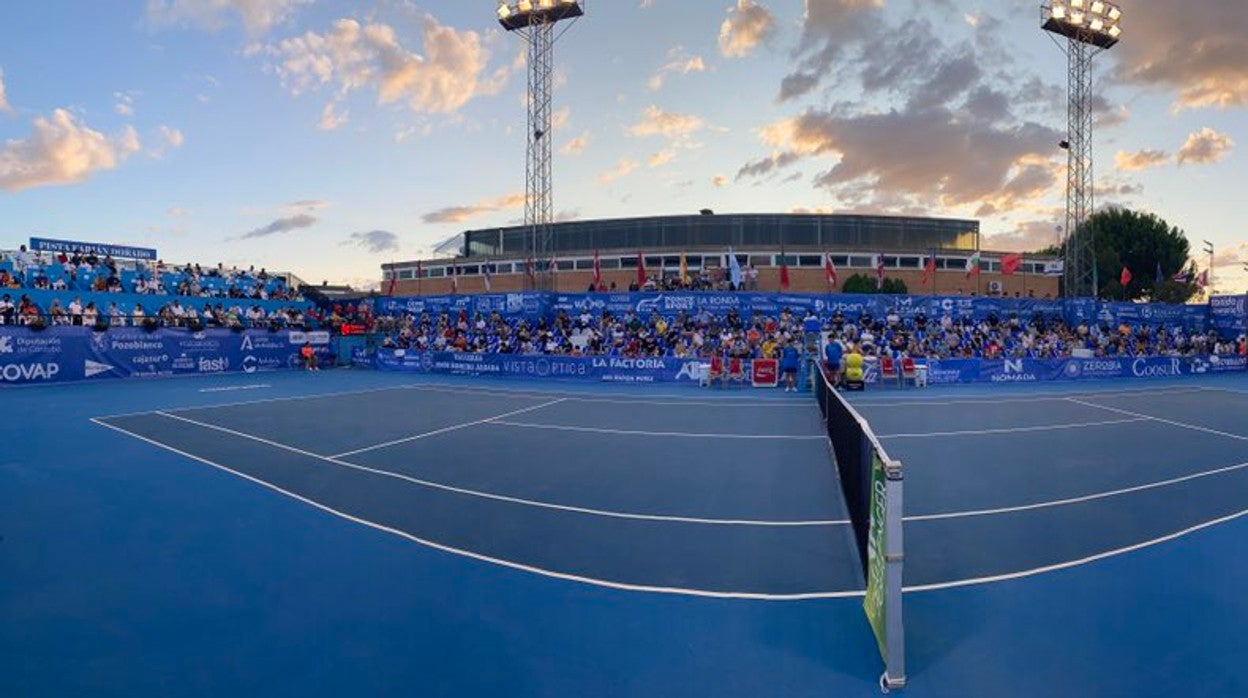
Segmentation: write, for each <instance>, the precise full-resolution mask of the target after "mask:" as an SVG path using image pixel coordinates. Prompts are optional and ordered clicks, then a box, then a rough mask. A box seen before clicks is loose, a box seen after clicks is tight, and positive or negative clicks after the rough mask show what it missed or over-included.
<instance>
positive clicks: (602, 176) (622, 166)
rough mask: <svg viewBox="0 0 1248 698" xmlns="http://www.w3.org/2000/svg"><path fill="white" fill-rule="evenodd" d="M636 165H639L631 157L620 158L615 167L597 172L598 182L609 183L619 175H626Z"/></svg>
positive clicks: (634, 168) (619, 176) (636, 166)
mask: <svg viewBox="0 0 1248 698" xmlns="http://www.w3.org/2000/svg"><path fill="white" fill-rule="evenodd" d="M638 167H640V165H638V164H637V161H636V160H633V159H631V158H620V161H619V162H617V163H616V164H615V167H613V168H611V169H609V170H607V171H605V172H600V173H599V174H598V183H599V184H602V185H607V184H610V183H612V182H614V181H615V180H617V179H619V178H621V177H627V176H628V174H629V173H631V172H632V171H633V170H636V169H637V168H638Z"/></svg>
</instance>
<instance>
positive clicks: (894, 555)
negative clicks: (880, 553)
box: [881, 460, 906, 690]
mask: <svg viewBox="0 0 1248 698" xmlns="http://www.w3.org/2000/svg"><path fill="white" fill-rule="evenodd" d="M884 474H885V478H886V479H885V489H886V492H887V496H888V509H887V510H886V511H887V513H886V514H885V524H884V525H885V530H886V531H887V534H886V535H885V537H884V540H885V550H884V560H885V566H886V570H887V572H886V575H885V581H884V592H885V596H884V604H885V607H886V608H887V609H888V610H887V612H886V613H885V618H886V622H887V624H888V641H887V643H886V648H885V651H886V655H887V656H885V658H884V676H883V677H881V683H882V685H883V686H884V688H885V689H890V690H891V689H900V688H904V687H905V685H906V639H905V632H906V631H905V623H904V622H903V619H902V591H901V587H902V570H903V567H904V564H905V558H906V556H905V553H904V550H905V546H904V545H903V541H902V535H903V528H904V527H903V525H902V521H903V514H904V512H903V511H902V509H903V505H904V502H905V497H904V494H903V488H904V479H903V477H902V468H901V461H896V460H886V461H885V469H884Z"/></svg>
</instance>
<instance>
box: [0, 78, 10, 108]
mask: <svg viewBox="0 0 1248 698" xmlns="http://www.w3.org/2000/svg"><path fill="white" fill-rule="evenodd" d="M12 113H13V107H11V106H9V93H8V90H6V89H5V87H4V71H3V70H0V114H12Z"/></svg>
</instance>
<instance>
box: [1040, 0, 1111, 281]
mask: <svg viewBox="0 0 1248 698" xmlns="http://www.w3.org/2000/svg"><path fill="white" fill-rule="evenodd" d="M1040 17H1041V22H1042V24H1041V27H1042V28H1043V29H1044V30H1045V31H1047V32H1050V33H1051V34H1053V35H1054V40H1055V41H1056V42H1057V43H1058V46H1060V47H1061V48H1062V50H1063V51H1064V52H1065V53H1066V59H1067V72H1068V76H1067V81H1068V84H1067V91H1068V99H1067V105H1066V121H1067V124H1066V130H1067V136H1066V139H1067V140H1064V141H1062V144H1061V145H1062V147H1063V148H1065V149H1066V151H1067V169H1066V246H1065V248H1066V249H1065V271H1064V274H1063V287H1064V295H1066V296H1068V297H1077V296H1096V295H1097V292H1098V288H1099V279H1098V278H1097V273H1096V247H1095V242H1096V241H1095V236H1094V234H1093V232H1092V230H1091V229H1085V226H1084V222H1085V221H1086V220H1087V218H1088V216H1090V215H1091V214H1092V212H1093V210H1094V207H1095V197H1094V186H1095V184H1094V180H1093V172H1092V60H1093V59H1094V58H1096V56H1098V55H1100V54H1101V52H1103V51H1106V50H1108V49H1110V48H1112V47H1113V46H1114V44H1117V43H1118V37H1119V36H1121V35H1122V28H1121V27H1119V21H1120V20H1121V19H1122V9H1121V8H1120V7H1118V6H1117V5H1115V4H1112V3H1108V2H1102V0H1053V2H1051V3H1050V4H1048V5H1044V6H1042V7H1041V8H1040ZM1058 36H1060V37H1064V38H1065V39H1066V41H1065V42H1062V41H1061V40H1059V39H1057V38H1056V37H1058Z"/></svg>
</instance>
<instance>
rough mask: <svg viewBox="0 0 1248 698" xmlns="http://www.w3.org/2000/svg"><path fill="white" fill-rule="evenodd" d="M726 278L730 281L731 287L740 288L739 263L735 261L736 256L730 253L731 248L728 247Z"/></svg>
mask: <svg viewBox="0 0 1248 698" xmlns="http://www.w3.org/2000/svg"><path fill="white" fill-rule="evenodd" d="M728 280H729V281H731V282H732V287H733V288H735V289H738V290H740V288H741V263H740V262H738V261H737V256H736V255H735V254H733V253H732V248H731V247H729V248H728Z"/></svg>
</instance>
